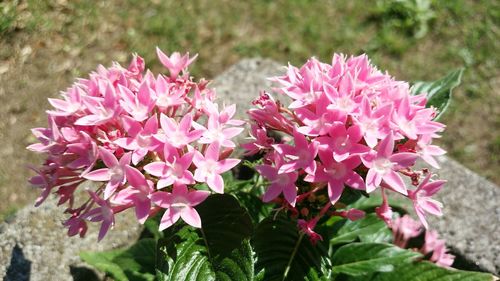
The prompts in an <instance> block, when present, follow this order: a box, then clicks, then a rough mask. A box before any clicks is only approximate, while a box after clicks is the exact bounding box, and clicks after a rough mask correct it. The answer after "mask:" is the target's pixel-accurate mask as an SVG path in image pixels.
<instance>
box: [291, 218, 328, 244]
mask: <svg viewBox="0 0 500 281" xmlns="http://www.w3.org/2000/svg"><path fill="white" fill-rule="evenodd" d="M316 223H318V221H317V220H316V219H312V220H309V221H306V220H298V221H297V225H298V227H299V230H300V231H301V232H302V233H305V234H306V235H307V236H309V240H310V241H311V243H312V244H313V245H316V243H318V241H323V237H321V235H319V234H318V233H316V232H315V231H314V228H315V227H316Z"/></svg>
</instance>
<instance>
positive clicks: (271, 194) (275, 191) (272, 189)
mask: <svg viewBox="0 0 500 281" xmlns="http://www.w3.org/2000/svg"><path fill="white" fill-rule="evenodd" d="M281 192H282V188H281V186H279V185H277V184H271V185H270V186H269V187H268V188H267V190H266V192H265V193H264V196H263V197H262V201H264V202H270V201H272V200H273V199H274V198H276V197H278V196H279V195H280V193H281Z"/></svg>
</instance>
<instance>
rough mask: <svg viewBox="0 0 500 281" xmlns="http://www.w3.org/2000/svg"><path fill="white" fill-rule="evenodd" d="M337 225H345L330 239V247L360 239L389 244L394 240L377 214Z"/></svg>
mask: <svg viewBox="0 0 500 281" xmlns="http://www.w3.org/2000/svg"><path fill="white" fill-rule="evenodd" d="M336 224H343V225H342V226H341V227H340V228H339V230H338V231H337V233H336V235H335V236H333V238H332V239H330V245H331V246H333V245H337V244H341V243H348V242H353V241H355V240H357V239H360V240H361V241H363V242H389V241H390V240H389V241H387V237H389V239H390V238H392V236H391V233H390V231H389V229H388V228H387V226H386V225H385V223H384V222H383V221H382V220H381V219H379V218H378V217H377V216H376V215H375V214H368V215H366V216H365V217H364V218H362V219H359V220H356V221H350V220H342V221H339V222H337V223H336Z"/></svg>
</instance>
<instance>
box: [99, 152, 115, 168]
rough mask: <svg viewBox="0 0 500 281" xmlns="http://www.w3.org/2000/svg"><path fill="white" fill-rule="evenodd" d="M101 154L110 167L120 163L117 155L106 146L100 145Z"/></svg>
mask: <svg viewBox="0 0 500 281" xmlns="http://www.w3.org/2000/svg"><path fill="white" fill-rule="evenodd" d="M99 156H100V157H101V159H102V161H103V162H104V164H105V165H106V166H107V167H108V168H113V167H115V166H117V165H118V160H117V159H116V157H115V155H113V153H111V152H109V150H107V149H105V148H102V147H99Z"/></svg>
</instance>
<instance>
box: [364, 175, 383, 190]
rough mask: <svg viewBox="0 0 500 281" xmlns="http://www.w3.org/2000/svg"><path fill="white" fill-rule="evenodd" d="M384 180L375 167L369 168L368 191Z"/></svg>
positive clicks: (367, 176) (367, 177)
mask: <svg viewBox="0 0 500 281" xmlns="http://www.w3.org/2000/svg"><path fill="white" fill-rule="evenodd" d="M381 182H382V177H381V176H380V174H378V173H377V172H376V171H375V170H374V169H370V170H368V173H367V174H366V192H368V193H370V192H372V191H374V190H375V189H377V187H378V186H379V185H380V183H381Z"/></svg>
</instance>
